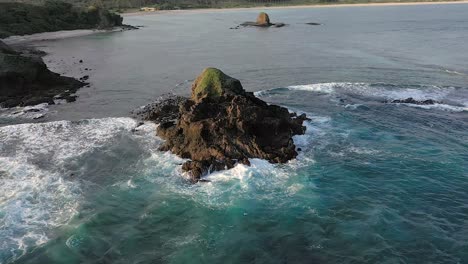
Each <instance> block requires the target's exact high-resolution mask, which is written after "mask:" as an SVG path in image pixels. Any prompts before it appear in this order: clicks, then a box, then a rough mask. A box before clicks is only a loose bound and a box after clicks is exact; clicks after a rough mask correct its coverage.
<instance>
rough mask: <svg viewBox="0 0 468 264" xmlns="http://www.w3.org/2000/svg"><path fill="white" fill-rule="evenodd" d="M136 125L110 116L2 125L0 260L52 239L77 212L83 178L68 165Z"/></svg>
mask: <svg viewBox="0 0 468 264" xmlns="http://www.w3.org/2000/svg"><path fill="white" fill-rule="evenodd" d="M136 124H137V122H136V121H135V120H133V119H131V118H104V119H90V120H82V121H77V122H71V121H57V122H50V123H40V124H19V125H10V126H3V127H0V142H1V144H0V226H1V228H0V263H3V262H10V261H14V260H15V259H17V258H18V257H20V256H22V255H23V254H25V253H26V252H27V251H29V250H31V249H33V248H34V247H37V246H40V245H42V244H44V243H46V242H47V241H48V240H49V239H50V238H51V237H53V232H52V231H53V230H54V229H55V228H57V227H60V226H62V225H64V224H66V223H67V222H68V221H69V220H70V219H71V218H72V217H73V216H74V215H75V214H76V212H77V210H78V207H79V206H80V202H81V201H82V200H83V192H82V187H83V186H82V184H83V182H82V181H80V180H79V179H76V180H74V179H73V178H70V177H69V175H70V172H69V171H68V170H67V166H66V165H67V164H69V163H73V162H74V161H76V160H77V159H78V158H79V157H80V156H82V155H85V154H87V153H91V152H93V151H95V150H96V149H98V148H100V147H103V146H106V145H109V144H112V143H113V141H114V140H116V139H118V138H119V136H120V135H121V134H122V133H127V134H133V133H132V130H133V129H134V128H135V126H136ZM149 127H151V126H149ZM140 129H141V130H145V129H150V128H148V126H143V127H141V128H140ZM135 137H138V133H136V135H135ZM130 185H131V184H130Z"/></svg>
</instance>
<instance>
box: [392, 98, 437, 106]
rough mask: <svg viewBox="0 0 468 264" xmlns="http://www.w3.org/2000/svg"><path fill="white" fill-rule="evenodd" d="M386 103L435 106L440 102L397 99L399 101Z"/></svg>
mask: <svg viewBox="0 0 468 264" xmlns="http://www.w3.org/2000/svg"><path fill="white" fill-rule="evenodd" d="M386 103H392V104H416V105H433V104H438V103H439V102H438V101H436V100H433V99H427V100H415V99H413V98H412V97H410V98H406V99H397V100H392V101H391V102H386Z"/></svg>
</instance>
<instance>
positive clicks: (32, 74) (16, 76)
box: [0, 41, 85, 107]
mask: <svg viewBox="0 0 468 264" xmlns="http://www.w3.org/2000/svg"><path fill="white" fill-rule="evenodd" d="M84 85H85V83H82V82H80V81H77V80H75V79H73V78H69V77H63V76H60V75H59V74H56V73H53V72H51V71H49V70H48V69H47V66H46V65H45V63H44V62H43V61H42V59H41V58H40V57H38V56H33V55H22V54H20V53H18V52H16V51H14V50H12V49H11V48H9V47H8V46H7V45H5V44H4V43H3V42H1V41H0V106H2V107H14V106H26V105H36V104H40V103H49V104H53V103H54V100H53V99H54V97H56V96H59V97H61V98H63V99H66V100H67V101H72V100H73V99H74V96H73V95H72V93H74V92H76V90H77V89H78V88H80V87H82V86H84Z"/></svg>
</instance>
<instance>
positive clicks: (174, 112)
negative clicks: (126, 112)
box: [132, 94, 187, 123]
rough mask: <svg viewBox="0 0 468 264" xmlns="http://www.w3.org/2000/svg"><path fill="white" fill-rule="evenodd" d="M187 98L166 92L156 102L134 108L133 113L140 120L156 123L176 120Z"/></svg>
mask: <svg viewBox="0 0 468 264" xmlns="http://www.w3.org/2000/svg"><path fill="white" fill-rule="evenodd" d="M186 100H187V98H186V97H182V96H177V95H174V94H165V95H162V96H161V97H159V98H158V99H156V100H155V101H154V102H151V103H149V104H147V105H145V106H142V107H140V108H138V109H135V110H133V111H132V115H133V117H135V118H136V119H138V120H140V121H154V122H156V123H166V122H171V121H176V120H177V118H178V117H179V105H180V104H181V103H183V102H185V101H186Z"/></svg>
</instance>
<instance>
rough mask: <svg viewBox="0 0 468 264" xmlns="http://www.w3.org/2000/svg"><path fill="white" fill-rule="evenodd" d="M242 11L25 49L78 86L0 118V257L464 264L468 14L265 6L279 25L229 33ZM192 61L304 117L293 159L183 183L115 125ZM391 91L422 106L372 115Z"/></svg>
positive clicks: (175, 85) (149, 23) (148, 19)
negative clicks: (85, 83)
mask: <svg viewBox="0 0 468 264" xmlns="http://www.w3.org/2000/svg"><path fill="white" fill-rule="evenodd" d="M255 13H256V11H242V12H239V11H236V12H233V11H228V12H225V13H209V14H186V15H181V14H178V15H155V16H144V17H131V18H128V21H127V22H128V23H132V24H135V25H145V26H146V27H145V28H143V29H141V30H139V31H131V32H124V33H112V34H101V35H94V36H87V37H80V38H74V39H65V40H58V41H50V42H41V43H38V44H37V45H39V46H42V47H43V48H44V49H45V50H48V51H50V52H51V54H50V55H48V56H47V57H46V60H47V61H50V65H51V67H53V68H55V69H57V70H62V71H64V72H65V71H66V72H67V73H68V74H70V75H75V76H79V75H80V74H83V73H82V72H84V71H83V69H84V67H89V68H91V69H92V70H91V71H88V73H87V74H89V75H90V77H91V79H90V80H91V83H92V86H91V87H90V88H83V89H82V90H81V91H80V92H79V93H78V94H79V96H80V97H79V98H78V101H77V102H76V103H71V104H63V105H57V106H52V107H45V106H38V107H37V108H38V109H39V111H37V112H36V111H35V112H27V113H24V112H22V111H21V109H16V110H15V111H5V110H0V111H1V112H2V114H1V115H0V116H1V117H0V118H1V119H0V122H2V123H3V125H2V126H0V142H1V144H0V263H13V262H15V263H467V262H468V240H467V238H468V191H467V190H468V133H467V131H468V109H467V108H468V78H467V73H468V71H467V69H468V57H467V56H468V49H467V47H468V46H467V45H466V43H468V17H467V16H466V14H467V13H468V5H453V6H414V7H385V8H384V7H378V8H377V7H370V8H336V9H333V8H326V9H303V10H296V9H292V10H274V11H271V12H269V13H270V15H271V17H272V19H274V20H275V21H278V22H286V23H288V24H289V26H288V27H285V28H281V29H268V30H264V29H242V30H229V27H231V26H235V25H236V23H240V22H243V21H245V20H252V19H254V17H255ZM305 22H321V23H323V24H324V25H322V26H320V27H313V26H308V25H303V24H302V23H305ZM73 57H75V58H73ZM80 58H83V59H84V63H83V65H81V64H79V63H77V61H76V60H77V59H80ZM62 60H63V62H62ZM205 66H215V67H219V68H221V69H223V70H224V71H225V72H226V73H228V74H230V75H232V76H235V77H237V78H239V79H241V81H242V82H243V84H244V86H245V87H246V89H248V90H250V91H256V95H257V96H259V97H261V98H262V99H264V100H266V101H268V102H270V103H275V104H280V105H283V106H286V107H288V108H289V109H290V110H293V111H298V112H305V113H307V114H308V115H309V116H310V117H311V121H309V122H307V124H306V125H307V133H306V135H303V136H298V137H295V138H294V140H295V143H296V145H298V146H299V147H301V148H302V151H301V152H300V154H299V156H298V158H297V159H296V160H293V161H291V162H289V163H288V164H283V165H272V164H269V163H268V162H265V161H262V160H252V161H251V162H252V166H251V167H246V166H243V165H238V166H236V167H235V168H234V169H231V170H229V171H224V172H218V173H214V174H211V175H208V176H207V179H208V180H210V182H209V183H199V184H194V185H193V184H190V183H189V182H188V181H187V180H186V178H185V176H184V175H183V174H182V173H181V170H180V164H181V163H182V162H183V160H182V159H180V158H178V157H176V156H173V155H171V154H170V153H163V152H159V151H157V148H158V146H159V145H160V144H161V142H162V141H161V140H160V139H159V138H157V137H156V136H155V130H156V125H155V124H152V123H145V125H143V126H140V127H138V128H136V127H137V121H135V120H133V119H132V118H130V117H126V116H128V112H129V111H130V110H131V109H133V108H135V107H138V106H139V105H142V104H144V103H146V102H148V101H150V100H151V98H154V97H156V96H158V95H160V94H163V93H167V92H170V91H172V92H176V93H179V94H187V93H188V91H189V86H190V82H191V80H192V79H193V77H194V76H196V75H197V74H198V73H199V72H200V71H201V69H202V68H203V67H205ZM408 97H413V98H415V99H419V100H425V99H434V100H437V101H438V102H439V103H438V104H436V105H433V106H416V105H408V104H385V103H383V102H384V101H388V100H390V101H391V100H394V99H405V98H408ZM42 114H45V117H42V118H41V119H37V120H34V119H33V118H35V117H38V116H37V115H42ZM62 120H67V121H62ZM41 121H42V122H41ZM16 123H22V124H16ZM135 128H136V129H135Z"/></svg>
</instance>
